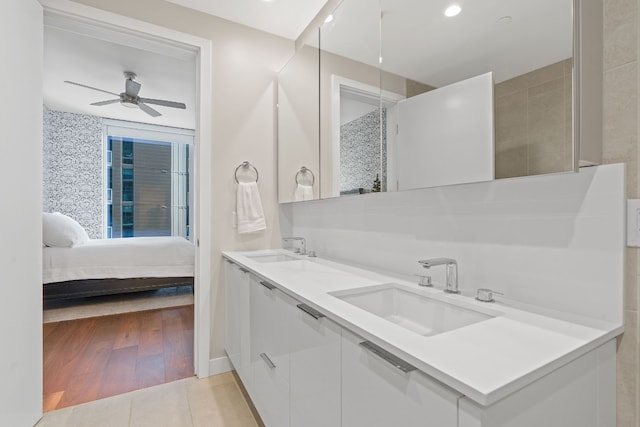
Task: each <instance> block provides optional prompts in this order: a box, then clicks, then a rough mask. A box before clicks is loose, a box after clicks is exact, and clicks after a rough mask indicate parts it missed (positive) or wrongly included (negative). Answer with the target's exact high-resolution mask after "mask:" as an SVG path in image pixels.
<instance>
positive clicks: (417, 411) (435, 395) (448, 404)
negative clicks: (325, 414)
mask: <svg viewBox="0 0 640 427" xmlns="http://www.w3.org/2000/svg"><path fill="white" fill-rule="evenodd" d="M363 341H365V340H364V339H362V338H360V337H359V336H357V335H355V334H353V333H351V332H349V331H347V330H343V332H342V425H343V426H345V427H347V426H348V427H360V426H362V427H365V426H366V427H376V426H379V427H389V426H402V427H413V426H416V427H417V426H420V427H425V426H432V427H457V424H458V399H459V398H460V396H461V395H460V394H459V393H457V392H455V391H454V390H452V389H450V388H449V387H447V386H445V385H443V384H441V383H440V382H438V381H436V380H434V379H432V378H430V377H429V376H427V375H425V374H423V373H422V372H420V371H418V370H413V371H411V372H406V373H405V372H403V371H401V370H400V369H398V368H397V367H396V366H393V365H392V364H391V363H389V362H388V361H386V360H384V359H383V358H381V357H380V356H378V355H376V354H374V353H372V352H371V351H369V350H368V349H366V348H364V347H363V346H361V345H360V343H361V342H363Z"/></svg>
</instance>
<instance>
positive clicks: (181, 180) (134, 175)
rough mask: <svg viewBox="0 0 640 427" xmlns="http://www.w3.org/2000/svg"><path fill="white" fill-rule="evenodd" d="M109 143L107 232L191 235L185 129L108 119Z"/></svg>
mask: <svg viewBox="0 0 640 427" xmlns="http://www.w3.org/2000/svg"><path fill="white" fill-rule="evenodd" d="M140 126H144V127H148V126H147V125H140ZM161 129H164V128H161ZM180 131H183V130H180ZM128 134H130V135H132V136H126V135H128ZM141 136H147V137H148V136H150V137H152V138H153V139H145V138H142V137H141ZM187 136H189V137H190V139H191V141H192V140H193V135H192V133H191V134H190V135H187ZM174 140H178V141H179V142H174ZM187 141H188V138H187ZM105 148H106V153H110V154H107V155H106V156H105V168H106V169H105V171H106V173H105V200H106V209H105V211H106V223H105V235H106V236H107V238H112V237H113V238H119V237H134V236H171V235H176V236H183V237H186V238H189V234H190V233H189V226H190V223H191V221H190V218H189V215H190V209H189V200H190V168H189V162H190V160H191V159H190V153H189V148H190V147H189V143H185V138H184V135H181V136H180V137H177V138H176V135H175V134H172V133H170V132H169V133H163V132H157V131H152V132H147V134H145V132H144V131H143V132H141V131H140V129H132V128H125V127H122V128H121V127H116V126H109V125H108V126H107V138H106V141H105Z"/></svg>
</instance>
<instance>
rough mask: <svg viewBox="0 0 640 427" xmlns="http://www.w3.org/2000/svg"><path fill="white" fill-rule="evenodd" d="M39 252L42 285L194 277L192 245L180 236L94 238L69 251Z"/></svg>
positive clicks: (53, 248) (67, 249)
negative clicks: (41, 266)
mask: <svg viewBox="0 0 640 427" xmlns="http://www.w3.org/2000/svg"><path fill="white" fill-rule="evenodd" d="M42 249H43V256H42V264H43V269H42V277H43V283H45V284H46V283H52V282H64V281H67V280H84V279H129V278H135V277H190V276H193V275H194V259H195V254H194V246H193V244H191V243H190V242H189V241H188V240H186V239H184V238H182V237H175V236H174V237H129V238H124V239H95V240H89V242H87V243H85V244H83V245H80V246H76V247H73V248H59V247H44V248H42Z"/></svg>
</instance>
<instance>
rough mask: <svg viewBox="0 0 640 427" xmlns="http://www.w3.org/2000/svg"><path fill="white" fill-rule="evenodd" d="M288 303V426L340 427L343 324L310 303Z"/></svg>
mask: <svg viewBox="0 0 640 427" xmlns="http://www.w3.org/2000/svg"><path fill="white" fill-rule="evenodd" d="M290 303H292V304H294V306H293V308H294V312H293V319H292V321H291V322H290V328H289V337H290V362H289V363H290V369H291V372H290V384H291V387H290V391H291V400H290V402H291V408H290V412H291V420H290V421H291V427H339V426H340V422H341V421H340V419H341V414H340V407H341V402H340V400H341V399H340V397H341V394H340V346H341V329H342V328H341V327H340V326H338V325H337V324H336V323H334V322H332V321H331V320H329V319H327V318H326V317H323V316H322V314H321V313H318V312H315V310H313V309H312V308H311V307H308V306H306V305H304V304H300V303H299V302H297V301H293V300H291V301H290ZM305 310H307V311H305ZM314 316H315V317H317V318H315V317H314Z"/></svg>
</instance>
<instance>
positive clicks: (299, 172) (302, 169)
mask: <svg viewBox="0 0 640 427" xmlns="http://www.w3.org/2000/svg"><path fill="white" fill-rule="evenodd" d="M307 172H308V173H310V174H311V186H312V187H313V184H315V182H316V176H315V175H314V174H313V171H312V170H311V169H309V168H308V167H306V166H302V167H301V168H300V170H299V171H298V172H297V173H296V184H300V181H298V177H299V176H300V175H301V174H302V175H304V174H306V173H307Z"/></svg>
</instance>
